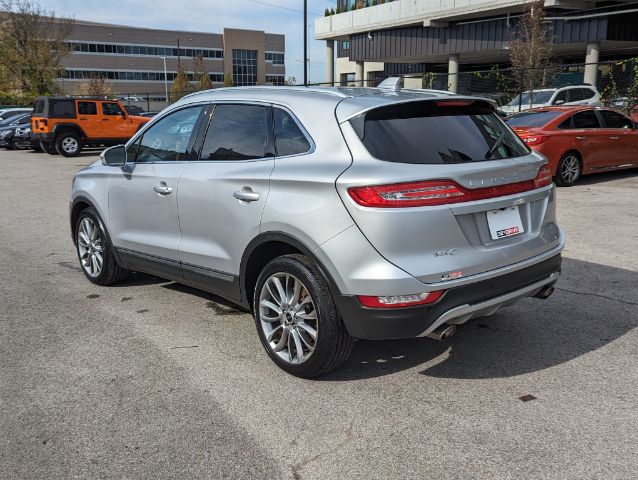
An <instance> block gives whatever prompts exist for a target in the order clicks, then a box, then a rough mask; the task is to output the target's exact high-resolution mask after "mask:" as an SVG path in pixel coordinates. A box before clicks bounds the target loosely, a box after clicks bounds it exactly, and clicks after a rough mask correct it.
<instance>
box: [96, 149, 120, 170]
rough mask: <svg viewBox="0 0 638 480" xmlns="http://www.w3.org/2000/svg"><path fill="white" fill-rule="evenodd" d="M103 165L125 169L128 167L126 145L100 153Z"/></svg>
mask: <svg viewBox="0 0 638 480" xmlns="http://www.w3.org/2000/svg"><path fill="white" fill-rule="evenodd" d="M100 158H101V159H102V164H103V165H108V166H110V167H123V166H124V165H126V147H125V146H124V145H116V146H114V147H110V148H107V149H106V150H104V151H103V152H102V153H100Z"/></svg>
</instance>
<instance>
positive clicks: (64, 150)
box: [55, 132, 82, 157]
mask: <svg viewBox="0 0 638 480" xmlns="http://www.w3.org/2000/svg"><path fill="white" fill-rule="evenodd" d="M55 148H56V150H57V151H58V153H59V154H60V155H63V156H65V157H77V156H78V155H79V154H80V152H81V151H82V142H81V140H80V136H79V135H78V134H77V133H75V132H63V133H61V134H60V135H58V138H57V139H56V141H55Z"/></svg>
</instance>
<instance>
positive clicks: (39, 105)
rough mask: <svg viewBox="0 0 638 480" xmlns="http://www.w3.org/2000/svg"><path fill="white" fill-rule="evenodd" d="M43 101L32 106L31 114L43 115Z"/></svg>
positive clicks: (38, 101) (37, 101)
mask: <svg viewBox="0 0 638 480" xmlns="http://www.w3.org/2000/svg"><path fill="white" fill-rule="evenodd" d="M44 104H45V101H44V100H36V101H35V105H34V106H33V113H44Z"/></svg>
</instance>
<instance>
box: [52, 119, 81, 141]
mask: <svg viewBox="0 0 638 480" xmlns="http://www.w3.org/2000/svg"><path fill="white" fill-rule="evenodd" d="M67 131H72V132H75V133H77V134H78V135H80V137H81V138H83V139H84V138H87V136H86V134H85V133H84V130H82V127H80V126H79V125H77V124H75V123H56V124H55V125H54V126H53V131H52V133H54V134H55V135H56V136H57V135H59V134H61V133H64V132H67Z"/></svg>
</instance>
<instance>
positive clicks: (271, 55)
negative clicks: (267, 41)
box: [266, 52, 284, 65]
mask: <svg viewBox="0 0 638 480" xmlns="http://www.w3.org/2000/svg"><path fill="white" fill-rule="evenodd" d="M266 61H267V62H271V63H272V64H273V65H283V64H284V54H283V53H277V52H266Z"/></svg>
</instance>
